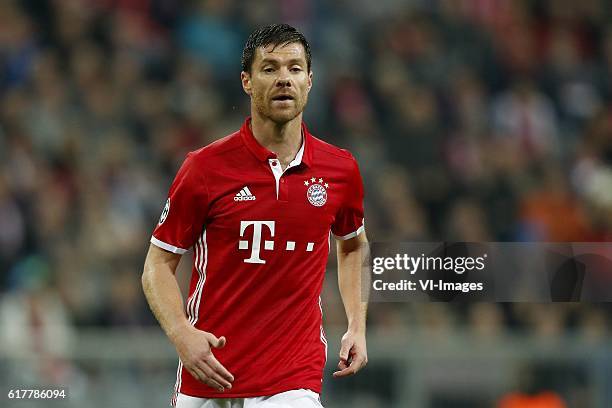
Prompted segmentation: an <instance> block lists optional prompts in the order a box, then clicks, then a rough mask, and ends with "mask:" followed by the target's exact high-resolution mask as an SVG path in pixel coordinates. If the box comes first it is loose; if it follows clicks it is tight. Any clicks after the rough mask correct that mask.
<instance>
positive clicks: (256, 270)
mask: <svg viewBox="0 0 612 408" xmlns="http://www.w3.org/2000/svg"><path fill="white" fill-rule="evenodd" d="M248 121H249V120H248V119H247V121H246V122H245V123H244V125H243V126H242V128H241V130H240V131H239V132H236V133H234V134H232V135H229V136H227V137H225V138H223V139H221V140H219V141H217V142H215V143H213V144H211V145H209V146H207V147H204V148H202V149H200V150H198V151H195V152H192V153H190V154H189V155H188V157H187V159H186V160H185V163H184V164H183V166H182V167H181V169H180V170H179V172H178V174H177V176H176V179H175V180H174V182H173V184H172V187H171V188H170V194H169V198H170V207H169V211H167V217H166V218H165V219H164V222H163V223H161V224H160V225H158V226H157V228H156V229H155V231H154V233H153V236H154V238H155V239H157V240H159V241H161V242H162V243H163V244H166V245H171V246H174V247H178V248H180V249H184V250H185V249H188V248H190V247H192V246H194V253H195V256H194V258H195V259H194V261H195V262H194V264H195V265H194V268H193V272H192V278H191V284H190V290H189V292H190V297H189V299H188V302H187V313H188V316H189V317H190V319H191V321H192V322H194V324H195V326H196V327H197V328H199V329H201V330H205V331H208V332H212V333H213V334H214V335H216V336H218V337H219V336H225V337H226V338H227V345H226V346H225V347H224V348H223V349H219V350H214V353H215V356H216V357H217V358H218V359H219V361H220V362H221V363H222V364H223V365H224V366H225V367H226V368H227V369H228V370H229V371H230V372H231V373H232V374H233V375H234V377H235V381H234V383H233V386H232V389H231V390H229V391H226V392H223V393H219V392H217V391H216V390H214V389H212V388H210V387H208V386H207V385H205V384H203V383H200V382H198V381H197V380H195V379H194V378H193V377H192V376H191V375H190V374H189V373H188V372H187V371H186V370H184V369H182V370H181V371H182V372H181V377H180V389H179V391H180V392H182V393H184V394H187V395H192V396H198V397H209V398H210V397H215V398H220V397H223V398H230V397H254V396H264V395H272V394H276V393H279V392H283V391H287V390H290V389H296V388H307V389H311V390H313V391H315V392H320V390H321V382H322V372H323V367H324V365H325V359H326V344H325V343H326V341H325V339H324V335H323V331H322V326H321V324H322V312H321V309H320V304H319V302H320V300H319V295H320V293H321V288H322V283H323V278H324V274H325V265H326V263H327V258H328V255H329V242H328V240H329V233H330V230H333V232H334V234H336V235H339V236H345V235H347V234H350V233H353V232H355V231H356V230H358V229H359V228H360V227H361V226H362V225H363V205H362V201H363V187H362V184H361V176H360V175H359V170H358V168H357V164H356V161H355V159H354V158H353V157H352V155H351V154H350V153H349V152H347V151H345V150H342V149H339V148H337V147H334V146H332V145H329V144H327V143H325V142H323V141H321V140H319V139H317V138H315V137H313V136H312V135H310V133H309V132H308V130H307V129H306V127H305V126H303V132H304V135H305V146H304V155H303V159H302V163H301V164H300V165H299V166H296V167H293V168H290V169H288V170H287V171H286V172H285V173H284V175H283V176H282V177H281V179H280V182H279V192H278V199H277V192H276V180H275V178H274V175H273V172H272V170H271V168H270V164H269V162H268V160H269V159H270V158H275V157H276V156H275V155H274V153H272V152H270V151H268V150H267V149H265V148H264V147H262V146H261V145H259V143H258V142H257V141H256V139H255V138H254V137H253V135H252V133H251V131H250V129H249V126H248ZM313 179H314V182H313ZM313 184H318V185H319V186H320V187H317V189H318V193H319V195H316V197H318V198H319V200H321V197H322V196H326V201H325V202H324V204H323V205H320V206H315V205H313V204H311V202H310V201H309V199H308V196H307V192H308V189H309V187H311V186H312V185H313ZM244 187H247V188H248V190H249V192H250V194H251V195H252V196H254V197H255V199H254V200H252V199H249V200H239V201H237V200H235V197H236V195H237V194H240V192H241V191H243V189H244ZM321 188H324V189H325V194H322V193H321ZM316 197H315V198H316ZM315 198H312V196H311V199H313V200H315ZM315 202H317V203H319V204H320V203H321V201H316V200H315ZM254 221H259V222H260V223H259V225H258V226H256V225H254V224H253V222H254ZM262 222H265V223H262ZM241 227H242V228H241ZM257 228H259V235H260V240H259V252H258V254H255V255H253V253H254V252H256V251H253V247H254V246H256V245H254V242H255V241H257V237H255V235H256V232H257ZM272 228H273V230H274V231H272ZM203 231H205V234H203ZM240 241H244V242H243V246H244V244H246V245H248V248H242V249H240V244H239V242H240ZM266 241H270V242H273V244H272V245H273V248H270V245H271V244H270V242H268V247H266ZM288 241H291V242H293V243H294V249H292V250H290V249H289V248H290V247H291V246H292V244H290V243H289V244H288ZM154 243H155V242H154ZM309 243H311V244H312V249H311V250H310V251H307V249H308V247H309ZM158 245H159V242H158ZM249 261H250V262H249ZM254 261H260V262H261V263H254Z"/></svg>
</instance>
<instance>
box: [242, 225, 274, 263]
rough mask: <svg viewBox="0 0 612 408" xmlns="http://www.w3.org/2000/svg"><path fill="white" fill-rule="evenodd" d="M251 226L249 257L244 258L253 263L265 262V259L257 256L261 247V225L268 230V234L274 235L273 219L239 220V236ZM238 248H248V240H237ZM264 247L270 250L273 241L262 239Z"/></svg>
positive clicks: (272, 246)
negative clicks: (251, 236) (251, 238)
mask: <svg viewBox="0 0 612 408" xmlns="http://www.w3.org/2000/svg"><path fill="white" fill-rule="evenodd" d="M250 225H252V226H253V242H252V243H251V244H252V245H251V257H250V258H248V259H245V260H244V262H246V263H254V264H265V263H266V261H264V260H263V259H261V258H260V257H259V251H260V249H261V230H262V226H263V225H265V226H266V227H268V229H269V230H270V236H271V237H274V221H240V236H241V237H244V232H245V231H246V229H247V228H248V227H249V226H250ZM238 249H249V241H245V240H240V241H238ZM264 249H265V250H266V251H271V250H273V249H274V241H264Z"/></svg>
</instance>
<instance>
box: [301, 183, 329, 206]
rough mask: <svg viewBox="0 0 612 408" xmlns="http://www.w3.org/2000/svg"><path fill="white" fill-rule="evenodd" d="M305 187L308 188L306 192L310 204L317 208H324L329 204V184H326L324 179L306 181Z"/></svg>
mask: <svg viewBox="0 0 612 408" xmlns="http://www.w3.org/2000/svg"><path fill="white" fill-rule="evenodd" d="M304 185H305V186H308V190H306V198H308V202H310V204H312V205H314V206H315V207H322V206H323V205H325V203H326V202H327V189H328V188H329V184H327V183H324V182H323V179H322V178H320V179H318V180H317V179H316V178H315V177H313V178H311V179H310V180H306V181H304Z"/></svg>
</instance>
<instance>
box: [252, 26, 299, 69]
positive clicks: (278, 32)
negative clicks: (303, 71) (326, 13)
mask: <svg viewBox="0 0 612 408" xmlns="http://www.w3.org/2000/svg"><path fill="white" fill-rule="evenodd" d="M291 43H301V44H302V45H303V46H304V51H305V52H306V65H307V67H308V72H310V62H311V57H310V44H308V41H307V40H306V37H304V34H302V33H301V32H299V31H298V30H297V29H296V28H294V27H292V26H290V25H289V24H270V25H267V26H264V27H260V28H258V29H257V30H255V31H253V32H252V33H251V35H249V38H248V39H247V41H246V44H244V49H243V50H242V70H243V71H244V72H251V66H252V65H253V60H254V59H255V50H257V48H259V47H267V46H268V45H270V44H273V45H274V46H277V45H286V44H291Z"/></svg>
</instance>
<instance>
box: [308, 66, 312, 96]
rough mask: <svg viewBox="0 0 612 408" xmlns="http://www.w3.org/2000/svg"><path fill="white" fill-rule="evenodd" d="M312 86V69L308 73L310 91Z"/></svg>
mask: <svg viewBox="0 0 612 408" xmlns="http://www.w3.org/2000/svg"><path fill="white" fill-rule="evenodd" d="M310 88H312V71H310V72H309V73H308V90H309V91H310Z"/></svg>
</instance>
